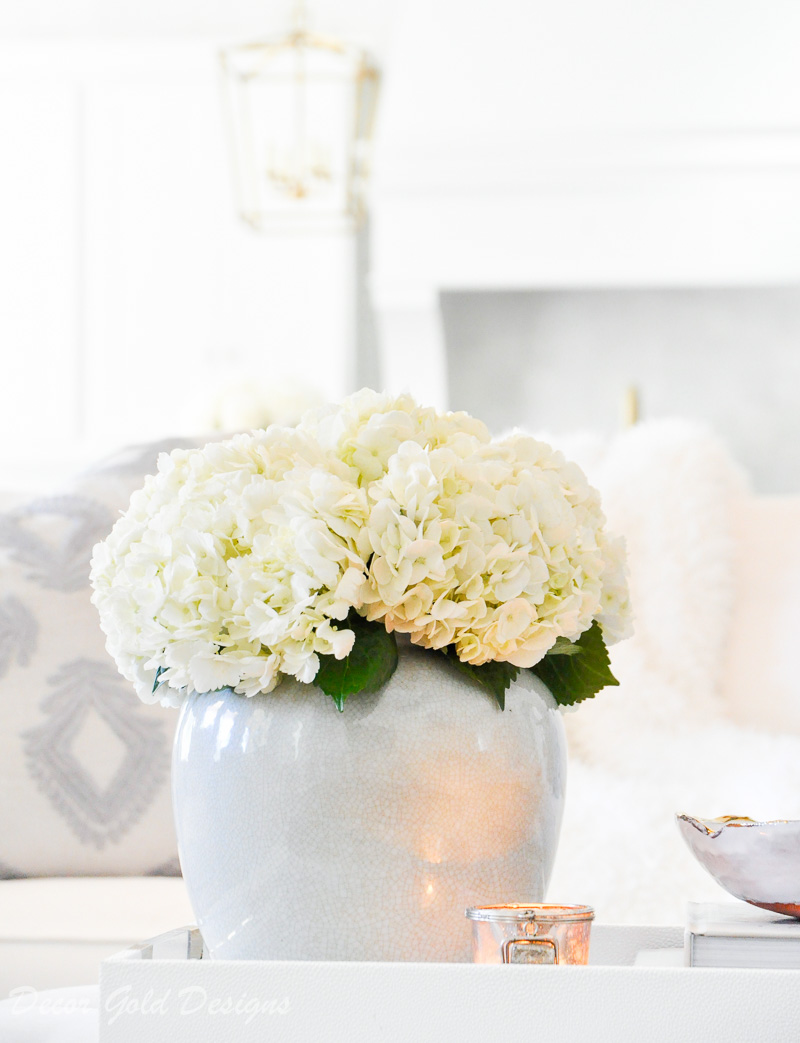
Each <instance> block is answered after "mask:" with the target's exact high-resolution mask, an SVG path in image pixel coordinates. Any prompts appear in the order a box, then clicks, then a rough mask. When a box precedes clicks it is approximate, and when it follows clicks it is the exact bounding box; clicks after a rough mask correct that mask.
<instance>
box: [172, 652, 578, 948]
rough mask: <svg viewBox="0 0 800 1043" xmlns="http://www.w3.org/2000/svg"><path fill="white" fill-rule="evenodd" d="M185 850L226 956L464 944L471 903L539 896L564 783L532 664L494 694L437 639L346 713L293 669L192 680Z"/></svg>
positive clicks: (185, 731)
mask: <svg viewBox="0 0 800 1043" xmlns="http://www.w3.org/2000/svg"><path fill="white" fill-rule="evenodd" d="M172 778H173V796H174V806H175V821H176V828H177V833H178V845H179V850H180V858H181V865H182V868H183V874H184V877H185V880H186V886H187V888H188V891H189V897H190V899H191V902H192V907H193V909H194V912H195V916H196V917H197V923H198V926H199V927H200V930H201V932H202V935H203V938H204V940H205V944H206V948H207V950H208V952H209V953H210V955H211V956H212V957H214V958H217V959H263V960H282V959H311V960H432V961H468V960H469V959H470V958H471V938H470V925H469V923H468V921H467V920H466V918H465V915H464V911H465V908H466V907H467V906H474V905H486V904H491V903H498V902H509V901H512V902H541V901H542V900H543V898H544V892H545V888H546V886H547V882H548V878H549V876H550V871H551V868H552V864H553V859H554V856H555V851H556V844H557V841H558V833H559V828H560V825H561V815H562V810H563V803H564V788H565V782H566V744H565V738H564V729H563V724H562V721H561V716H560V713H559V712H558V709H557V707H556V704H555V701H554V699H553V697H552V696H551V694H550V692H549V691H548V690H547V688H546V687H545V686H544V685H543V684H542V682H541V681H539V680H538V679H537V678H536V677H535V676H534V675H533V674H532V673H531V672H530V671H527V670H526V671H522V673H521V675H520V679H519V680H518V681H517V682H515V683H514V684H513V685H512V686H511V687H510V688H509V689H508V691H507V692H506V708H505V711H501V710H500V709H499V707H498V706H497V704H496V702H495V701H494V699H493V697H492V696H491V695H490V694H489V693H488V692H485V691H484V690H483V689H482V688H481V687H480V686H478V685H476V684H475V683H474V682H473V681H471V680H470V679H468V678H466V677H465V676H463V675H462V674H460V673H459V672H458V670H457V669H455V668H454V667H453V665H452V664H451V663H448V662H447V661H446V660H445V658H444V657H443V656H441V655H439V654H436V653H434V652H429V651H422V650H419V649H415V648H413V647H407V648H403V649H401V653H400V661H399V664H398V668H397V671H396V672H395V674H394V676H393V677H392V678H391V680H390V681H389V683H388V684H387V685H385V686H384V687H383V688H382V689H381V690H380V691H378V692H376V693H373V694H369V695H366V694H362V695H358V696H351V697H350V698H349V699H348V701H347V703H346V705H345V708H344V712H343V713H340V712H339V711H338V710H337V709H336V706H335V705H334V703H333V701H332V700H331V699H330V698H329V697H328V696H326V695H324V694H323V693H322V691H320V689H318V688H317V687H316V686H314V685H303V684H299V683H297V682H295V681H292V680H285V681H283V682H282V684H281V685H280V686H279V687H278V688H277V689H276V690H275V691H274V692H271V693H270V694H268V695H259V696H255V697H253V698H251V699H247V698H244V697H242V696H238V695H235V694H234V693H233V692H231V691H230V690H222V691H219V692H212V693H209V694H204V695H199V694H194V695H191V696H190V697H189V698H188V699H187V700H186V702H185V703H184V705H183V708H182V710H181V714H180V719H179V722H178V728H177V734H176V737H175V748H174V754H173V767H172Z"/></svg>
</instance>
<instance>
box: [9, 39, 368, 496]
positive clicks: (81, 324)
mask: <svg viewBox="0 0 800 1043" xmlns="http://www.w3.org/2000/svg"><path fill="white" fill-rule="evenodd" d="M216 76H217V68H216V46H215V45H214V44H212V43H192V44H186V43H174V44H172V43H170V44H165V43H152V42H151V43H125V44H123V43H105V44H91V43H87V44H76V43H71V44H69V45H67V44H60V45H56V44H45V43H40V44H34V43H26V44H20V43H16V44H14V45H12V44H3V45H2V46H0V345H1V346H2V347H1V350H2V373H3V379H2V382H0V482H1V483H2V484H4V485H7V484H9V482H15V481H16V482H17V483H20V482H22V483H23V484H26V485H30V484H32V485H36V484H40V483H41V482H42V481H49V480H50V478H51V475H53V474H54V472H56V471H57V470H58V469H59V468H61V466H62V460H63V461H67V462H70V461H73V460H76V459H80V458H81V457H84V458H85V457H87V456H91V455H92V454H95V453H97V452H98V451H102V450H103V449H105V448H110V447H112V446H115V445H117V444H120V443H123V442H127V441H132V440H142V439H148V438H155V437H160V436H163V435H168V434H175V433H194V432H198V431H202V430H203V428H204V427H205V426H206V424H207V422H208V418H209V417H210V414H211V412H212V409H211V406H212V402H213V400H214V398H215V397H216V396H217V395H218V393H219V391H220V389H221V388H222V387H224V385H225V383H226V382H227V381H231V380H235V379H237V378H238V379H241V380H247V381H256V382H257V381H260V382H262V383H265V384H267V385H274V386H275V387H276V388H279V387H280V386H281V384H282V382H284V381H289V382H291V383H292V384H293V385H295V386H297V385H300V386H301V387H306V388H308V391H309V394H312V395H313V394H317V395H320V396H322V397H334V396H337V395H341V394H342V393H344V392H345V391H347V390H348V389H349V388H350V386H351V382H352V380H353V379H354V378H353V375H352V366H353V363H352V357H353V338H354V330H353V315H352V311H353V266H354V245H353V242H352V239H351V237H350V236H348V235H346V234H335V233H324V234H323V233H319V234H314V233H302V234H294V235H292V234H291V233H290V234H286V233H284V234H282V235H272V236H264V235H258V234H257V233H255V232H253V231H251V230H250V229H249V228H247V227H246V226H244V225H243V224H241V222H239V220H238V218H237V217H236V215H235V213H234V209H233V203H232V198H231V191H230V186H229V180H228V166H227V154H226V151H225V137H224V126H223V122H222V118H221V113H220V105H219V99H218V89H217V88H218V85H217V79H216ZM23 446H24V451H23V450H22V449H21V447H23ZM32 462H33V463H34V464H35V467H34V468H33V469H32V467H31V463H32Z"/></svg>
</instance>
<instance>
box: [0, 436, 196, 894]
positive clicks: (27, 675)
mask: <svg viewBox="0 0 800 1043" xmlns="http://www.w3.org/2000/svg"><path fill="white" fill-rule="evenodd" d="M179 444H180V445H187V446H188V445H193V444H194V443H187V442H179V441H178V440H172V441H170V442H169V443H165V444H159V445H150V446H143V447H138V448H135V449H131V450H126V451H125V452H124V453H122V454H120V455H118V456H117V457H115V458H112V459H110V460H107V461H105V462H103V463H102V464H100V465H99V466H97V467H96V468H94V469H92V470H91V471H89V472H87V473H86V474H84V475H82V476H81V477H80V479H78V480H77V481H76V482H75V483H74V484H73V486H72V488H71V489H70V490H69V491H68V492H66V493H63V494H60V495H55V496H51V497H47V496H43V497H39V498H37V499H34V500H32V501H29V502H20V500H19V498H18V497H17V498H16V499H14V498H11V497H8V496H6V497H2V498H0V787H1V789H0V792H1V793H2V797H0V877H17V876H50V875H82V874H103V875H116V874H121V875H140V874H146V873H177V872H178V863H177V855H176V848H175V837H174V833H173V825H172V809H171V803H170V790H169V760H170V747H171V741H172V732H173V729H174V726H175V716H174V714H173V713H171V712H170V711H167V710H164V709H162V708H161V707H160V706H144V705H143V704H142V703H140V702H139V700H138V699H137V698H136V696H135V694H134V692H133V689H132V688H131V686H130V685H129V684H128V683H127V682H126V681H125V680H123V678H122V677H120V676H119V674H118V673H117V669H116V667H115V665H114V662H113V660H112V659H111V657H110V656H109V655H108V653H107V652H106V650H105V639H104V636H103V634H102V632H101V630H100V627H99V624H98V619H97V612H96V610H95V608H94V607H93V605H92V604H91V602H90V600H89V598H90V588H89V559H90V557H91V551H92V547H93V546H94V544H95V543H96V542H97V541H98V540H100V539H102V538H103V537H104V536H106V535H107V534H108V532H109V530H110V529H111V526H112V525H113V523H114V520H115V519H116V517H117V515H118V513H119V511H120V510H122V509H124V508H125V507H126V506H127V504H128V501H129V499H130V496H131V493H132V492H133V491H134V490H135V489H137V488H138V487H139V486H140V485H141V483H142V479H143V477H144V475H145V474H147V473H150V472H152V471H153V470H155V462H156V457H157V455H158V452H160V451H162V450H165V449H171V448H173V447H174V446H176V445H179Z"/></svg>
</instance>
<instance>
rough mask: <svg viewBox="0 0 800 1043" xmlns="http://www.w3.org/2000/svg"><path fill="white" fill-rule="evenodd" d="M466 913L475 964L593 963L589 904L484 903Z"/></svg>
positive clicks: (592, 916)
mask: <svg viewBox="0 0 800 1043" xmlns="http://www.w3.org/2000/svg"><path fill="white" fill-rule="evenodd" d="M466 915H467V919H469V920H471V921H472V959H473V962H474V963H532V964H556V963H564V964H585V963H588V962H589V935H590V932H591V929H592V920H593V919H594V909H592V907H591V906H589V905H536V904H530V905H517V904H512V905H478V906H474V907H473V908H471V909H467V911H466Z"/></svg>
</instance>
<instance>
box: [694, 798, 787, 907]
mask: <svg viewBox="0 0 800 1043" xmlns="http://www.w3.org/2000/svg"><path fill="white" fill-rule="evenodd" d="M675 818H676V821H677V823H678V829H679V830H680V831H681V835H682V836H683V839H684V840H685V841H686V843H687V844H688V846H689V849H690V850H691V852H692V854H693V855H694V856H695V858H696V859H697V861H698V862H699V863H700V864H701V865H702V866H703V868H704V869H706V870H707V871H708V872H709V873H710V874H711V875H712V876H713V877H714V879H715V880H716V881H717V883H718V884H720V886H721V887H724V888H725V890H726V891H728V892H729V893H730V894H732V895H733V896H734V898H741V899H742V900H743V901H745V902H749V903H750V904H751V905H757V906H760V907H761V908H762V909H770V910H772V911H773V912H776V913H783V914H784V915H785V916H796V917H798V918H800V820H797V819H776V820H774V821H771V822H758V821H756V820H754V819H751V818H747V817H746V816H740V815H723V816H722V817H720V818H711V819H698V818H693V817H692V816H691V815H676V816H675Z"/></svg>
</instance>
